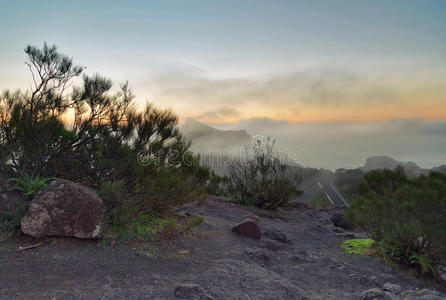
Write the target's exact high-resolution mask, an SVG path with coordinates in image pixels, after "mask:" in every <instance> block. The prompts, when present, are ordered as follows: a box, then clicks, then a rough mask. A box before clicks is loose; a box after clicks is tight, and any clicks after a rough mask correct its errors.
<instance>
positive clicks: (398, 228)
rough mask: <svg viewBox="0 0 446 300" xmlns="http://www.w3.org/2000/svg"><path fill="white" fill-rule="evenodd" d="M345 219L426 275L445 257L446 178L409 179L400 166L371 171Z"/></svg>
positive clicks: (387, 252) (432, 175) (382, 247)
mask: <svg viewBox="0 0 446 300" xmlns="http://www.w3.org/2000/svg"><path fill="white" fill-rule="evenodd" d="M346 217H347V220H348V221H349V222H351V223H353V224H355V225H357V226H359V227H362V228H364V229H366V230H367V231H368V232H369V233H370V234H371V236H372V237H373V238H374V239H375V240H376V241H377V242H378V246H379V247H380V248H381V249H382V251H383V252H384V253H385V254H387V255H388V256H391V257H398V258H399V259H400V260H401V261H403V262H406V263H408V264H413V265H416V266H417V267H418V269H419V270H420V271H421V272H422V273H423V274H424V273H429V272H430V273H432V270H433V267H434V266H435V265H437V264H439V263H442V262H444V261H445V259H446V226H444V224H445V223H446V176H445V175H443V174H440V173H435V172H431V173H430V174H429V175H428V176H424V175H422V176H420V177H417V178H408V177H407V176H406V175H405V174H404V170H403V169H402V168H397V169H396V170H395V171H390V170H384V171H372V172H370V173H368V174H366V175H365V180H364V181H363V182H362V183H361V184H360V185H359V187H358V198H357V200H356V201H355V202H354V203H353V204H352V205H351V206H350V208H349V209H348V211H347V215H346Z"/></svg>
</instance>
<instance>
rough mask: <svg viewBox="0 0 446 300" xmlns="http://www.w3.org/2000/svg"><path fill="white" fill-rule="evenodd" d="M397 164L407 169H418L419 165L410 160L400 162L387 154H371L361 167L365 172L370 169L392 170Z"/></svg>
mask: <svg viewBox="0 0 446 300" xmlns="http://www.w3.org/2000/svg"><path fill="white" fill-rule="evenodd" d="M397 166H402V167H404V168H409V169H420V167H419V166H418V165H417V164H416V163H414V162H412V161H409V162H401V161H397V160H395V159H393V158H392V157H389V156H372V157H369V158H367V160H366V162H365V165H364V167H362V168H361V169H362V170H363V171H365V172H367V171H371V170H379V169H390V170H393V169H395V168H396V167H397Z"/></svg>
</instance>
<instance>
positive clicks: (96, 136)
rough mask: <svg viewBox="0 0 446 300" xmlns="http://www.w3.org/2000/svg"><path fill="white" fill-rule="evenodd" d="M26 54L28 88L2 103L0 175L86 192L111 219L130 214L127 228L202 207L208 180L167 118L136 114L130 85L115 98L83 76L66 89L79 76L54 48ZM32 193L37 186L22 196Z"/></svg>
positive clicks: (165, 113) (149, 108)
mask: <svg viewBox="0 0 446 300" xmlns="http://www.w3.org/2000/svg"><path fill="white" fill-rule="evenodd" d="M25 53H26V54H27V58H28V59H27V65H28V67H29V69H30V70H31V72H32V78H33V83H34V86H33V88H32V89H31V90H30V91H27V92H21V91H17V92H14V93H11V92H9V91H5V92H3V93H2V94H1V95H0V158H1V160H0V163H1V168H0V173H3V174H9V175H8V177H20V174H22V173H26V174H28V175H29V178H32V179H33V180H34V181H35V180H36V178H39V182H40V180H41V177H37V176H42V177H44V178H46V177H58V178H63V179H68V180H72V181H74V182H77V183H82V184H85V185H88V186H90V187H92V188H94V189H96V190H98V191H99V192H100V194H101V195H102V196H103V197H104V200H105V201H106V205H107V208H108V213H109V217H110V218H112V216H110V214H113V213H117V211H119V209H118V208H119V207H123V206H124V207H127V208H131V212H129V213H128V214H127V215H126V216H127V219H126V220H125V221H127V222H129V221H130V219H132V218H136V217H138V216H140V215H146V214H148V213H150V214H164V213H166V212H168V211H171V210H175V209H178V208H180V207H181V206H183V205H185V204H187V203H190V202H192V201H195V200H199V201H202V200H204V198H205V192H206V189H207V185H208V183H209V182H208V177H209V175H210V172H209V171H208V170H207V169H204V168H202V167H201V166H200V165H199V163H198V160H197V158H196V157H194V156H193V155H192V154H190V153H189V152H188V149H189V146H190V144H189V143H188V142H187V141H185V139H184V138H183V137H182V136H181V134H180V133H179V131H178V126H177V125H178V117H177V116H176V115H175V114H174V113H173V112H172V111H170V110H159V109H157V108H155V107H154V106H153V105H151V104H147V105H146V106H145V107H144V108H143V109H142V110H140V109H138V108H137V106H136V104H135V103H134V95H133V93H132V91H131V89H130V88H129V85H128V83H124V84H122V85H121V86H120V89H119V91H118V92H116V93H112V92H111V91H112V88H113V84H112V82H111V81H110V80H108V79H106V78H104V77H102V76H99V75H93V76H87V75H85V74H84V75H83V77H82V80H81V81H80V82H81V85H80V86H75V87H72V88H70V86H72V84H73V82H74V80H75V79H76V77H79V76H80V75H82V73H83V71H84V68H83V67H80V66H76V65H75V64H74V63H73V61H72V59H71V58H69V57H67V56H65V55H62V54H60V53H59V52H58V51H57V49H56V47H55V46H52V47H50V46H48V45H46V44H45V45H44V47H43V48H42V49H39V48H37V47H34V46H28V47H27V48H26V49H25ZM28 175H27V176H28ZM34 181H33V183H35V182H34ZM21 183H25V182H24V181H23V182H21ZM42 186H43V185H42ZM34 188H37V190H38V189H40V188H41V186H39V187H38V186H34V185H33V186H28V187H27V188H26V189H27V192H30V193H35V192H36V191H37V190H36V189H34ZM116 219H120V220H121V221H122V219H121V218H115V220H114V221H116Z"/></svg>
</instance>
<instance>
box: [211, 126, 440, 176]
mask: <svg viewBox="0 0 446 300" xmlns="http://www.w3.org/2000/svg"><path fill="white" fill-rule="evenodd" d="M215 126H216V127H219V128H222V129H246V130H247V131H248V133H249V134H251V135H252V136H254V135H264V136H271V137H272V138H273V139H275V140H276V145H277V148H278V149H281V150H286V151H289V150H294V151H299V152H300V153H301V158H300V163H301V164H303V165H305V166H311V167H319V168H327V169H332V170H335V169H337V168H356V167H359V166H363V165H364V162H365V160H366V159H367V158H368V157H370V156H375V155H388V156H391V157H393V158H395V159H397V160H400V161H414V162H416V163H417V164H418V165H420V166H421V167H424V168H431V167H433V166H438V165H442V164H446V120H444V121H435V122H434V121H432V122H431V121H424V120H421V119H395V120H391V121H388V122H369V123H342V122H339V123H291V122H287V121H283V120H273V119H269V118H253V119H247V120H243V121H240V122H238V123H236V124H231V125H228V124H227V125H224V124H220V125H215Z"/></svg>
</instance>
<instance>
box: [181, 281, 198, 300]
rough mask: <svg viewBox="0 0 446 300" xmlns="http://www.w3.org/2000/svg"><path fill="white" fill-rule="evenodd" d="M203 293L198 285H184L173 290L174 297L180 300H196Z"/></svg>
mask: <svg viewBox="0 0 446 300" xmlns="http://www.w3.org/2000/svg"><path fill="white" fill-rule="evenodd" d="M202 293H203V289H202V288H201V286H200V285H199V284H195V283H184V284H180V285H179V286H177V287H176V288H175V291H174V295H175V297H177V298H182V299H197V298H198V296H200V295H201V294H202Z"/></svg>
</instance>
